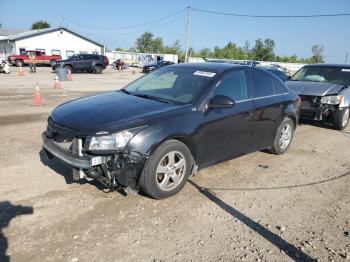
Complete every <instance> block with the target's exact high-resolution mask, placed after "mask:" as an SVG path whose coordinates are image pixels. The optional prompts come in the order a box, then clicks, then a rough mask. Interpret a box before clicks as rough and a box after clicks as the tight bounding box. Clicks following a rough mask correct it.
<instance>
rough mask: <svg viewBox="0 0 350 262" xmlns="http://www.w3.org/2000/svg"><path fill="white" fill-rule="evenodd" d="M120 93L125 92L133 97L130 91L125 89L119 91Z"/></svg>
mask: <svg viewBox="0 0 350 262" xmlns="http://www.w3.org/2000/svg"><path fill="white" fill-rule="evenodd" d="M119 91H121V92H123V93H125V94H128V95H131V93H130V92H129V91H128V90H126V89H124V88H122V89H119Z"/></svg>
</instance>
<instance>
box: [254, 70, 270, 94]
mask: <svg viewBox="0 0 350 262" xmlns="http://www.w3.org/2000/svg"><path fill="white" fill-rule="evenodd" d="M251 76H252V81H253V85H254V97H255V98H258V97H264V96H271V95H274V94H275V90H274V86H273V83H272V78H271V77H270V76H268V75H267V74H264V73H262V72H258V71H255V70H254V71H253V70H252V71H251Z"/></svg>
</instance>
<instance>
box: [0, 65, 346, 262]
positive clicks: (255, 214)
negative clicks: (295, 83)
mask: <svg viewBox="0 0 350 262" xmlns="http://www.w3.org/2000/svg"><path fill="white" fill-rule="evenodd" d="M11 69H12V74H10V75H3V74H2V75H0V130H1V142H2V146H1V147H0V170H1V172H0V185H1V186H0V226H1V231H2V233H0V234H1V235H0V246H1V247H0V260H1V259H4V257H3V256H4V253H5V252H6V253H5V254H6V256H9V257H10V261H26V262H30V261H33V262H36V261H72V262H73V261H75V262H76V261H308V260H310V261H312V260H316V259H317V260H319V261H349V260H350V192H349V188H350V128H348V129H347V130H345V131H344V132H338V131H335V130H332V129H329V128H327V127H324V126H319V125H312V124H311V123H304V124H302V125H300V126H299V127H298V128H297V131H296V134H295V139H294V141H293V143H292V146H291V148H290V150H289V152H288V153H286V154H284V155H282V156H275V155H272V154H268V153H265V152H257V153H254V154H250V155H247V156H244V157H240V158H237V159H234V160H231V161H228V162H224V163H222V164H219V165H216V166H213V167H211V168H207V169H204V170H201V171H200V172H199V173H198V175H197V176H195V177H194V178H191V180H190V182H189V183H187V185H186V186H185V188H184V190H183V191H182V192H180V193H179V194H178V195H177V196H175V197H172V198H169V199H166V200H162V201H156V200H152V199H149V198H147V197H145V196H142V195H130V194H129V195H128V196H124V195H122V194H120V193H117V192H113V193H108V194H106V193H104V192H103V191H102V190H101V188H100V187H99V185H97V184H94V183H84V184H75V183H72V179H71V171H70V170H69V169H68V168H66V167H64V166H62V165H60V164H59V163H58V162H48V161H47V160H46V158H45V157H43V155H41V154H40V149H41V138H40V136H41V133H42V132H43V130H44V129H45V127H46V118H47V117H48V115H49V113H50V111H51V110H52V109H53V108H54V107H55V106H57V105H58V104H60V103H62V102H64V101H67V100H70V99H73V98H76V97H80V96H85V95H88V94H91V93H95V92H102V91H106V90H114V89H117V88H120V87H122V86H123V85H124V84H126V83H128V82H130V81H131V80H133V79H135V78H136V77H138V76H140V74H139V73H137V74H132V73H131V71H126V72H121V73H120V72H117V71H114V70H112V69H109V70H107V71H105V72H104V74H102V75H94V74H74V75H73V78H74V81H73V82H64V83H62V85H63V89H62V90H54V89H53V88H52V86H53V78H54V74H52V73H51V72H50V70H49V68H44V67H40V68H38V73H37V74H28V73H27V74H26V76H25V77H19V76H17V69H16V68H13V67H12V68H11ZM36 82H39V85H40V88H41V91H42V95H43V99H44V103H45V105H44V106H41V107H35V106H32V105H31V103H32V100H33V92H34V87H35V83H36ZM7 245H8V246H7Z"/></svg>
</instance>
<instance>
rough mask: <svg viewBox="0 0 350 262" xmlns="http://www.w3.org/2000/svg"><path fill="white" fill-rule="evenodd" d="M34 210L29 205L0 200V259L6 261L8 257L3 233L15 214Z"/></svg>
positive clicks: (26, 213) (30, 212)
mask: <svg viewBox="0 0 350 262" xmlns="http://www.w3.org/2000/svg"><path fill="white" fill-rule="evenodd" d="M33 213H34V210H33V207H31V206H21V205H12V204H11V202H9V201H2V202H0V261H1V262H8V261H10V257H9V256H7V255H6V250H7V248H8V241H7V238H6V237H5V235H4V233H3V229H4V228H6V227H7V226H8V225H9V224H10V222H11V220H12V219H13V218H15V217H16V216H21V215H28V214H33Z"/></svg>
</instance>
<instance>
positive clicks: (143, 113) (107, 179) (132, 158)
mask: <svg viewBox="0 0 350 262" xmlns="http://www.w3.org/2000/svg"><path fill="white" fill-rule="evenodd" d="M299 102H300V98H299V97H298V96H297V95H296V94H295V93H293V92H291V91H290V90H289V89H288V88H287V87H286V86H285V85H284V83H283V82H282V81H280V80H279V79H278V78H277V77H275V76H274V75H272V74H269V73H266V72H265V71H263V70H261V69H258V68H254V67H250V66H239V65H232V64H223V63H220V64H219V63H198V64H195V63H193V64H192V63H185V64H180V65H171V66H166V67H162V68H160V69H159V70H156V71H153V72H151V73H149V74H146V75H144V76H143V77H141V78H139V79H137V80H135V81H133V82H131V83H130V84H129V85H127V86H126V87H125V88H123V89H121V90H119V91H114V92H107V93H103V94H98V95H93V96H90V97H84V98H81V99H76V100H73V101H71V102H66V103H64V104H62V105H60V106H58V107H57V108H55V109H54V110H53V112H52V113H51V115H50V117H49V119H48V126H47V129H46V131H45V132H44V133H43V135H42V138H43V147H44V150H45V151H46V152H47V156H48V157H49V158H53V157H56V158H58V159H60V160H61V161H63V162H65V163H66V164H68V165H70V166H71V167H72V168H73V170H74V172H73V175H74V176H73V178H74V179H75V180H78V179H80V178H87V179H95V180H97V181H100V182H102V183H103V184H104V185H106V186H108V187H109V188H110V189H115V188H125V187H126V188H131V189H133V190H142V191H143V192H145V193H147V194H148V195H150V196H152V197H154V198H156V199H161V198H165V197H169V196H171V195H174V194H176V193H177V192H179V191H180V190H181V189H182V187H183V186H184V185H185V183H186V181H187V178H188V177H189V175H191V174H195V173H196V171H197V169H201V168H204V167H207V166H210V165H214V164H216V163H218V162H222V161H225V160H228V159H231V158H234V157H238V156H241V155H244V154H248V153H251V152H255V151H259V150H262V149H268V150H269V151H271V152H272V153H275V154H283V153H285V152H286V151H287V150H288V148H289V146H290V144H291V142H292V139H293V134H294V129H295V128H296V126H297V122H298V112H299V105H300V103H299Z"/></svg>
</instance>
